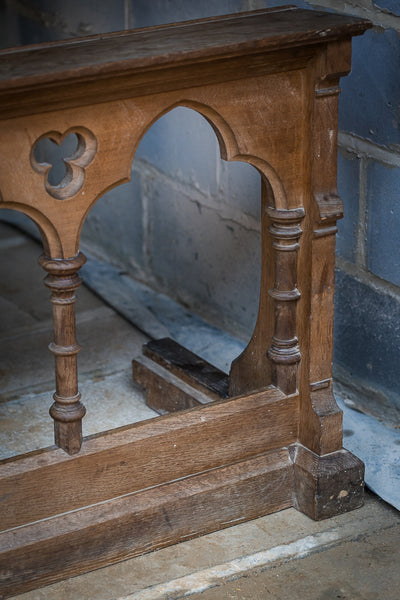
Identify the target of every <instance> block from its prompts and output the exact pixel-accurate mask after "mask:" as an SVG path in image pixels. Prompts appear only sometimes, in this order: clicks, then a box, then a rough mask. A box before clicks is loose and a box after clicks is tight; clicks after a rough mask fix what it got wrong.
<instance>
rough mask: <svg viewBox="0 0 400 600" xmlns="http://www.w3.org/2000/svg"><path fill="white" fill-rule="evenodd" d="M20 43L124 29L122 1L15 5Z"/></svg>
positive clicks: (38, 0)
mask: <svg viewBox="0 0 400 600" xmlns="http://www.w3.org/2000/svg"><path fill="white" fill-rule="evenodd" d="M18 4H19V6H18V5H17V11H18V13H19V28H20V41H21V44H32V43H39V42H49V41H55V40H60V39H65V38H71V37H77V36H84V35H91V34H95V33H106V32H110V31H119V30H121V29H124V27H125V22H124V16H125V13H124V10H125V7H124V0H114V1H113V2H104V1H103V0H90V1H88V2H82V1H81V0H69V2H63V0H30V2H29V3H28V2H25V3H24V6H21V5H22V3H18Z"/></svg>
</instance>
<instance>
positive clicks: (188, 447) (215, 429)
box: [0, 388, 298, 531]
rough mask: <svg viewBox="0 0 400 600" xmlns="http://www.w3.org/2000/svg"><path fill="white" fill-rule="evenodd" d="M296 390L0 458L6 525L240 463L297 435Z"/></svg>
mask: <svg viewBox="0 0 400 600" xmlns="http://www.w3.org/2000/svg"><path fill="white" fill-rule="evenodd" d="M297 428H298V395H297V394H295V395H292V396H285V395H284V394H283V393H282V392H280V391H279V390H277V389H275V388H269V389H265V390H263V391H259V392H257V393H254V394H250V395H248V396H244V397H240V398H234V399H230V400H223V401H220V402H215V403H212V404H209V405H207V406H203V407H200V408H195V409H192V410H188V411H185V412H181V413H177V414H170V415H165V416H163V417H158V418H156V419H152V420H149V421H145V422H142V423H137V424H134V425H129V426H126V427H122V428H119V429H115V430H113V431H110V432H105V433H103V434H98V435H96V436H93V437H91V438H88V439H87V440H86V441H85V443H84V445H83V447H82V449H81V451H80V453H79V454H77V455H75V456H68V455H67V454H66V453H65V452H63V451H62V450H60V449H57V448H49V449H46V450H43V451H40V452H33V453H30V454H27V455H24V456H21V457H16V458H14V459H8V460H5V461H2V462H1V463H0V490H1V495H0V506H1V516H0V520H1V523H0V527H1V530H3V531H4V530H6V529H9V528H12V527H16V526H19V525H24V524H26V523H32V522H34V521H37V520H40V519H44V518H49V517H52V516H54V515H59V514H61V513H64V512H67V511H71V510H75V509H79V508H81V507H84V506H88V505H91V504H96V503H99V502H103V501H104V500H109V499H112V498H116V497H117V496H122V495H124V494H130V493H132V492H135V491H140V490H144V489H146V488H149V487H151V486H157V485H160V484H163V483H167V482H170V481H173V480H176V479H179V478H182V477H188V476H190V475H194V474H196V473H201V472H204V471H207V470H209V469H213V468H217V467H221V466H223V465H228V464H232V463H234V462H237V461H241V460H246V459H248V458H250V457H252V456H256V455H258V454H260V453H264V452H267V451H269V450H273V449H276V448H282V447H286V446H288V445H289V444H291V443H293V442H295V441H296V439H297Z"/></svg>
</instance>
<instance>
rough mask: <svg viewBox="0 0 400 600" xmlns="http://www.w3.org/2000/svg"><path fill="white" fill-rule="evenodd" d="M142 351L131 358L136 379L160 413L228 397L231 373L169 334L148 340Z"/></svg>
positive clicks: (148, 403) (148, 401) (150, 404)
mask: <svg viewBox="0 0 400 600" xmlns="http://www.w3.org/2000/svg"><path fill="white" fill-rule="evenodd" d="M143 355H144V356H139V357H137V358H135V359H134V360H133V361H132V374H133V379H134V381H135V382H136V383H138V384H139V385H140V386H141V387H142V388H143V389H144V390H145V392H146V404H147V406H149V407H150V408H152V409H153V410H155V411H156V412H158V413H159V414H160V415H165V414H167V413H170V412H175V411H179V410H184V409H187V408H194V407H195V406H202V405H203V404H208V403H209V402H213V401H216V400H222V399H224V398H228V397H229V394H228V387H229V378H228V375H227V374H226V373H224V372H223V371H220V370H219V369H217V368H216V367H214V366H213V365H212V364H210V363H208V362H207V361H205V360H203V359H202V358H201V357H200V356H197V354H194V353H193V352H191V351H190V350H188V349H187V348H185V347H184V346H181V345H180V344H178V343H177V342H175V341H174V340H172V339H170V338H163V339H160V340H153V341H151V342H148V343H147V344H145V345H144V346H143Z"/></svg>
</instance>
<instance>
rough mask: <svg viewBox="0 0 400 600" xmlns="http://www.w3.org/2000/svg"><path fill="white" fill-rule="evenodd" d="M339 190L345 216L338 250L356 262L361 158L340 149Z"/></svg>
mask: <svg viewBox="0 0 400 600" xmlns="http://www.w3.org/2000/svg"><path fill="white" fill-rule="evenodd" d="M338 191H339V194H340V196H341V198H342V200H343V206H344V218H343V219H342V220H340V221H338V234H337V236H336V252H337V254H338V255H339V256H341V257H342V258H345V259H346V260H349V261H351V262H354V255H355V247H356V230H357V223H358V210H359V207H358V203H359V191H360V160H359V159H358V158H357V157H356V156H355V155H354V154H350V153H347V152H345V151H343V150H341V149H339V155H338Z"/></svg>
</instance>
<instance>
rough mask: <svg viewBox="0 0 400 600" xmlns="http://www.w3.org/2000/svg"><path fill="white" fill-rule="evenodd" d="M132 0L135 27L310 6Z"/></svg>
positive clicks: (268, 1)
mask: <svg viewBox="0 0 400 600" xmlns="http://www.w3.org/2000/svg"><path fill="white" fill-rule="evenodd" d="M131 3H132V10H133V19H134V26H135V27H149V26H151V25H161V24H164V23H173V22H175V21H187V20H189V19H201V18H203V17H212V16H217V15H226V14H229V13H235V12H241V11H245V10H256V9H260V8H269V7H274V6H286V5H287V4H292V5H293V4H295V5H296V6H299V7H301V8H311V6H310V4H308V3H307V2H304V1H303V0H294V1H293V2H290V3H288V1H287V0H255V1H254V0H203V1H202V2H198V1H196V0H169V2H165V0H153V1H152V2H148V1H147V0H131Z"/></svg>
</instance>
